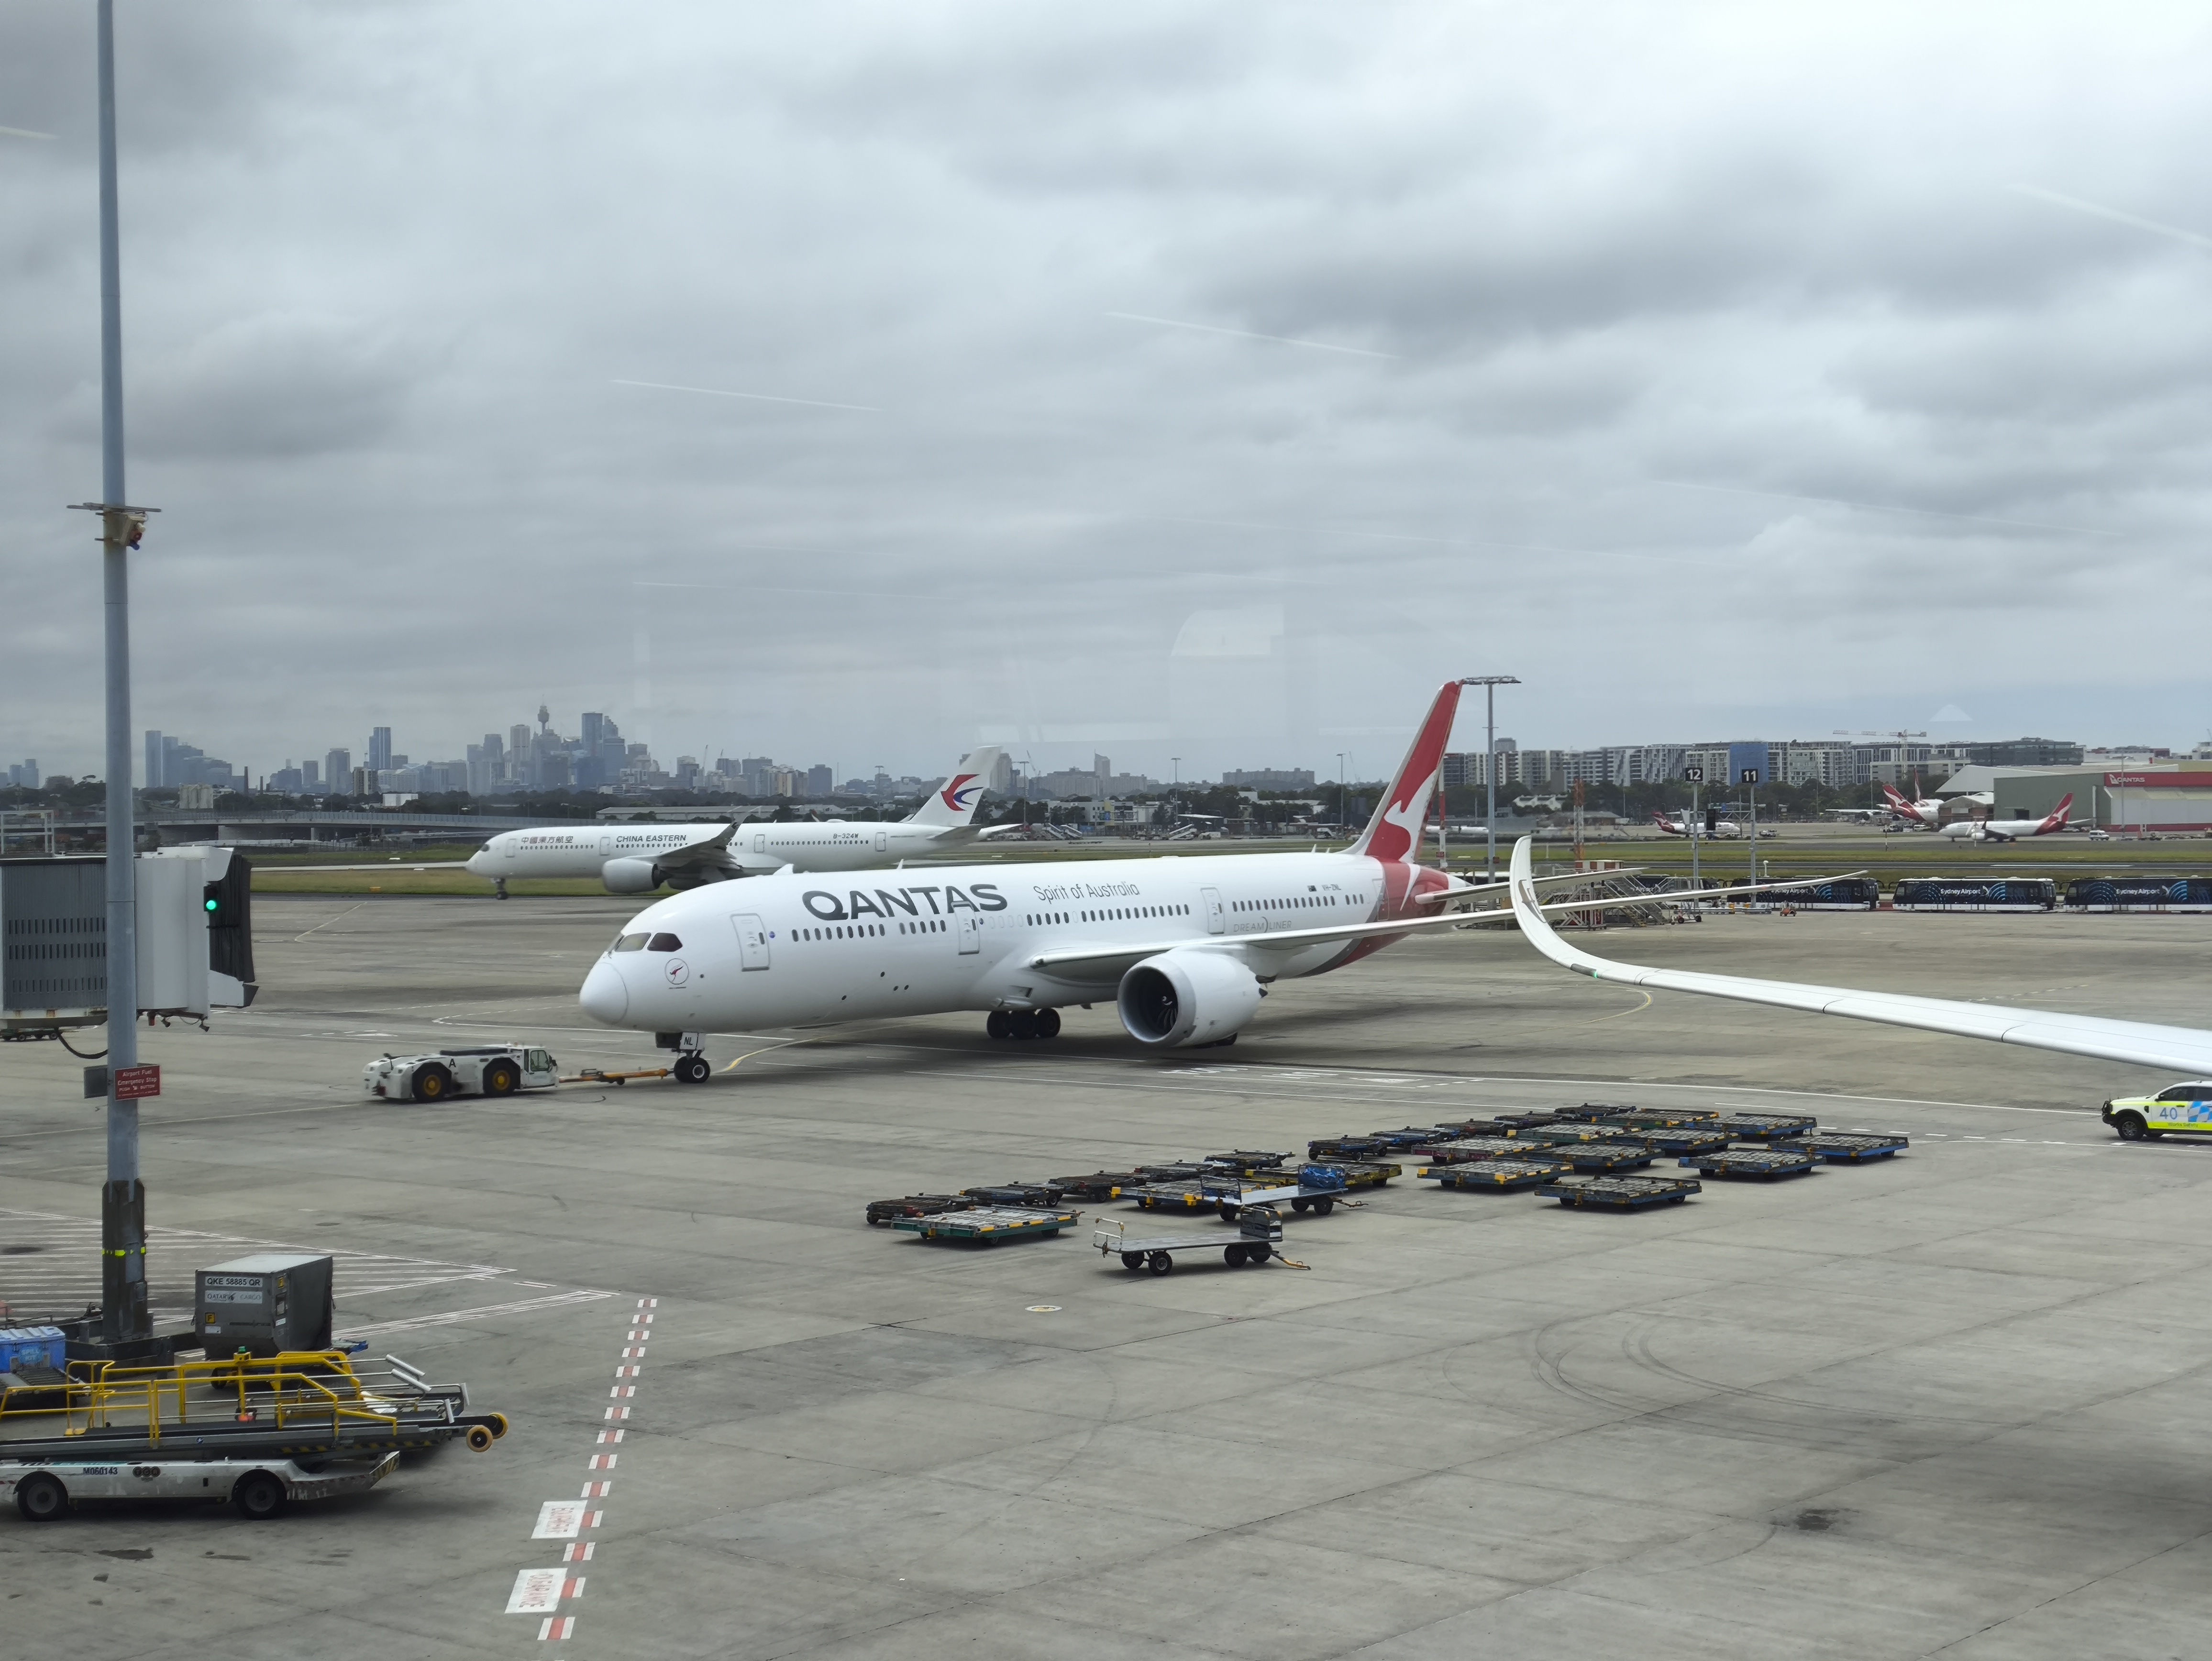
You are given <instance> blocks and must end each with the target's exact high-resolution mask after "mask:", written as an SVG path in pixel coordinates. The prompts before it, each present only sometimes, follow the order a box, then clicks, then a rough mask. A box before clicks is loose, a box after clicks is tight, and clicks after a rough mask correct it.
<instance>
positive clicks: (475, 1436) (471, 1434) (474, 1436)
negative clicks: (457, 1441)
mask: <svg viewBox="0 0 2212 1661" xmlns="http://www.w3.org/2000/svg"><path fill="white" fill-rule="evenodd" d="M462 1440H464V1441H465V1442H466V1443H467V1444H468V1445H469V1451H470V1452H471V1453H482V1452H483V1451H485V1450H486V1449H488V1448H489V1447H490V1446H491V1445H492V1444H493V1443H494V1442H496V1441H497V1440H499V1438H497V1437H496V1436H494V1435H493V1434H492V1433H491V1427H490V1426H489V1425H471V1426H470V1427H469V1430H468V1434H467V1435H466V1436H465V1437H463V1438H462Z"/></svg>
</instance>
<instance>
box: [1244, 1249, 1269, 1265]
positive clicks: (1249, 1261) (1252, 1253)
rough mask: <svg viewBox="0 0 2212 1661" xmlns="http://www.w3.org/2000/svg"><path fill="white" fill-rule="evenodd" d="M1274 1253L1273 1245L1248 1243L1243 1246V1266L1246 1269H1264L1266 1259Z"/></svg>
mask: <svg viewBox="0 0 2212 1661" xmlns="http://www.w3.org/2000/svg"><path fill="white" fill-rule="evenodd" d="M1274 1255H1275V1249H1274V1247H1273V1246H1270V1245H1248V1246H1246V1247H1245V1248H1244V1266H1245V1268H1247V1269H1265V1268H1267V1259H1268V1258H1270V1257H1272V1256H1274Z"/></svg>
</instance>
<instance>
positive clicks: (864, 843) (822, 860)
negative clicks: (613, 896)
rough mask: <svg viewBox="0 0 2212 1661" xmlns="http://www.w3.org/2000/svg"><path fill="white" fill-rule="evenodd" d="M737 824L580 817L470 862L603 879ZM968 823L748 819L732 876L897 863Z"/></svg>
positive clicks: (521, 835)
mask: <svg viewBox="0 0 2212 1661" xmlns="http://www.w3.org/2000/svg"><path fill="white" fill-rule="evenodd" d="M728 828H729V826H728V824H727V822H726V821H724V820H709V821H708V822H706V823H704V824H580V825H578V826H576V827H575V828H574V830H562V829H559V828H556V827H555V826H551V825H540V826H537V827H535V828H533V829H531V830H528V831H501V832H500V833H499V835H497V836H495V837H492V838H491V839H490V840H489V841H488V842H486V843H484V845H483V847H482V848H480V849H477V852H476V853H475V854H474V855H471V857H470V859H469V861H468V868H469V869H470V870H471V871H472V872H474V873H476V874H477V876H479V877H493V878H504V879H520V878H524V877H574V878H595V877H598V876H599V875H600V874H601V873H603V872H605V870H606V867H607V864H608V862H609V861H612V860H641V861H652V860H653V858H654V857H655V856H656V855H666V854H672V853H674V852H676V851H677V850H678V849H685V848H695V847H696V846H697V845H698V844H700V843H703V842H706V841H708V840H709V839H710V838H712V837H718V836H720V834H721V833H722V832H723V831H726V830H727V829H728ZM974 838H975V832H974V831H972V830H970V829H969V828H968V827H967V826H965V825H949V824H911V823H908V822H907V821H904V820H901V821H899V822H898V823H896V824H865V823H858V822H853V821H846V820H830V821H827V822H817V821H813V820H803V821H800V820H794V821H792V822H790V823H787V824H774V823H771V822H769V821H765V820H763V821H757V822H755V823H753V824H740V825H738V828H737V830H736V831H735V833H734V834H733V835H732V837H730V841H729V844H728V849H727V853H728V858H729V861H730V862H731V863H732V865H734V866H736V867H738V869H737V870H736V871H734V872H732V873H729V874H732V875H744V876H754V875H764V874H766V873H769V872H772V871H781V869H782V868H783V867H785V866H787V865H793V866H797V867H799V869H800V870H802V871H865V870H868V869H870V868H872V867H878V866H884V865H895V864H896V863H897V862H898V861H900V860H902V859H912V858H914V857H915V856H917V855H921V854H925V853H927V852H929V851H931V850H932V849H940V848H942V847H944V846H945V845H946V844H947V843H962V842H969V841H972V840H974Z"/></svg>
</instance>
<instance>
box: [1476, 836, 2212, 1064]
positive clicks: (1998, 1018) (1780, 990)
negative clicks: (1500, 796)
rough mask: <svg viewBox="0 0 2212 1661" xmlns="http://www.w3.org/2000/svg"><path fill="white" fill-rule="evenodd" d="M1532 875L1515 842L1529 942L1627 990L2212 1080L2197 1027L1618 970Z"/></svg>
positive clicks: (2210, 1060)
mask: <svg viewBox="0 0 2212 1661" xmlns="http://www.w3.org/2000/svg"><path fill="white" fill-rule="evenodd" d="M1529 870H1530V864H1529V855H1528V838H1526V837H1523V838H1522V839H1521V840H1520V841H1519V842H1517V843H1515V844H1514V847H1513V866H1512V873H1513V883H1514V888H1513V912H1514V915H1515V916H1516V917H1518V918H1519V919H1520V922H1521V932H1522V934H1525V935H1527V936H1528V943H1529V945H1531V946H1534V947H1535V948H1536V949H1537V950H1538V951H1539V952H1542V953H1543V954H1544V955H1545V956H1546V957H1547V958H1550V959H1551V960H1552V961H1553V963H1555V964H1559V966H1560V967H1561V968H1562V969H1571V970H1574V971H1575V972H1576V973H1577V974H1578V975H1587V976H1589V977H1590V978H1591V979H1592V980H1595V981H1615V982H1619V983H1621V984H1622V985H1625V986H1638V987H1646V988H1655V989H1659V990H1661V991H1667V992H1695V993H1699V994H1702V995H1705V996H1706V997H1711V998H1734V999H1736V1000H1738V1001H1741V1002H1744V1003H1763V1004H1770V1005H1771V1006H1773V1007H1776V1008H1778V1009H1800V1010H1803V1011H1805V1012H1806V1013H1808V1014H1814V1015H1847V1016H1850V1018H1851V1019H1854V1020H1862V1021H1880V1022H1882V1023H1884V1024H1885V1025H1890V1026H1910V1027H1917V1029H1919V1030H1920V1031H1923V1032H1948V1033H1952V1034H1954V1035H1956V1036H1957V1037H1962V1038H1990V1039H1994V1040H1995V1041H1996V1042H1997V1043H2015V1044H2024V1045H2026V1046H2027V1047H2028V1048H2030V1049H2033V1050H2059V1051H2061V1052H2063V1053H2064V1054H2066V1055H2069V1056H2094V1057H2096V1058H2097V1059H2098V1060H2100V1061H2107V1062H2133V1063H2135V1064H2136V1065H2137V1066H2139V1067H2158V1068H2166V1069H2168V1070H2169V1071H2172V1072H2174V1073H2178V1074H2185V1075H2187V1076H2190V1077H2201V1076H2203V1075H2204V1074H2208V1073H2212V1032H2207V1031H2201V1030H2199V1029H2197V1028H2196V1027H2189V1026H2154V1025H2150V1024H2149V1023H2148V1022H2145V1021H2118V1020H2112V1019H2106V1017H2103V1016H2100V1015H2068V1014H2063V1013H2055V1012H2053V1011H2050V1010H2044V1009H2008V1008H2005V1007H2002V1005H1997V1004H1985V1003H1963V1002H1959V1001H1954V1000H1952V999H1948V998H1920V997H1913V996H1911V995H1907V994H1905V993H1901V992H1861V991H1855V990H1852V989H1850V988H1847V987H1840V986H1813V985H1807V984H1803V983H1799V982H1796V981H1762V980H1753V979H1752V978H1751V977H1748V976H1743V975H1708V974H1705V973H1702V972H1699V971H1697V970H1683V969H1648V968H1645V967H1644V966H1643V965H1641V964H1628V963H1616V962H1614V961H1613V960H1612V959H1611V958H1601V957H1597V956H1595V955H1593V954H1592V953H1590V952H1585V951H1583V949H1582V948H1581V947H1579V946H1571V945H1570V944H1568V943H1567V942H1566V941H1565V940H1561V939H1560V938H1559V935H1558V934H1557V933H1555V932H1554V931H1553V928H1552V926H1551V924H1550V923H1548V922H1545V921H1544V916H1543V914H1544V912H1545V911H1547V910H1569V909H1572V908H1570V907H1562V906H1541V905H1539V904H1537V902H1536V898H1535V895H1534V890H1533V889H1531V888H1524V887H1523V886H1522V884H1523V883H1524V882H1526V881H1527V880H1528V876H1529Z"/></svg>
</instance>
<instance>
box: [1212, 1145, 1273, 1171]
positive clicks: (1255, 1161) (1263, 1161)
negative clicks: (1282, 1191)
mask: <svg viewBox="0 0 2212 1661" xmlns="http://www.w3.org/2000/svg"><path fill="white" fill-rule="evenodd" d="M1290 1157H1291V1156H1290V1155H1289V1154H1288V1153H1265V1152H1262V1151H1260V1150H1258V1149H1254V1148H1237V1149H1235V1150H1233V1151H1231V1152H1230V1153H1209V1154H1207V1155H1206V1164H1208V1165H1212V1166H1213V1167H1214V1169H1216V1170H1217V1171H1234V1172H1236V1173H1237V1175H1238V1176H1240V1177H1251V1176H1256V1175H1257V1174H1258V1173H1260V1172H1261V1171H1279V1170H1281V1169H1282V1165H1283V1161H1285V1159H1289V1158H1290Z"/></svg>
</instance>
